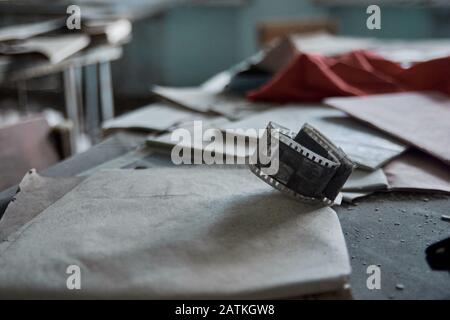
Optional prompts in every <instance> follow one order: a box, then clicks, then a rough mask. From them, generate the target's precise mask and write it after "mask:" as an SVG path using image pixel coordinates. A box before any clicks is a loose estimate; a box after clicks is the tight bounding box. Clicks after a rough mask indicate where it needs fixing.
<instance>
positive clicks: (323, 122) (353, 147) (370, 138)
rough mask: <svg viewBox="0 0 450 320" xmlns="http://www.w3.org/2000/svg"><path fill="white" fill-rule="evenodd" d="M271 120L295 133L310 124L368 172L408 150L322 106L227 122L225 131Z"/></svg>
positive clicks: (289, 107) (285, 109)
mask: <svg viewBox="0 0 450 320" xmlns="http://www.w3.org/2000/svg"><path fill="white" fill-rule="evenodd" d="M269 121H273V122H275V123H278V124H280V125H282V126H284V127H286V128H290V129H292V130H298V129H296V128H300V127H301V125H303V124H304V123H305V122H308V123H310V124H311V125H312V126H314V127H315V128H317V129H318V130H320V131H321V132H323V133H324V134H325V135H326V136H327V137H329V138H330V139H331V141H333V142H334V143H335V144H336V145H337V146H339V147H341V148H342V149H343V150H344V151H345V152H346V153H347V155H348V156H349V157H350V159H351V160H352V161H354V162H355V163H357V164H358V165H359V166H360V167H362V168H364V169H368V170H375V169H377V168H380V167H381V166H382V165H383V164H385V163H386V162H387V161H389V160H390V159H392V158H394V157H395V156H398V155H399V154H400V153H402V152H403V151H405V150H406V148H407V147H406V145H405V144H403V143H401V142H399V141H398V140H396V139H394V138H391V137H389V136H388V135H386V134H384V133H382V132H379V131H377V130H375V129H372V128H370V127H369V126H367V125H364V124H360V123H358V121H355V120H353V119H351V118H349V117H348V116H347V115H345V113H343V112H341V111H339V110H333V109H332V108H329V107H326V106H322V105H311V104H305V105H302V104H297V105H287V106H284V107H281V106H280V107H277V108H274V109H272V110H269V111H266V112H261V113H258V114H256V115H254V116H251V117H248V118H246V119H243V120H241V121H237V122H233V123H225V124H224V126H222V129H223V130H226V129H238V128H239V129H243V130H245V129H263V128H265V127H266V125H267V123H269ZM249 135H250V136H251V132H249Z"/></svg>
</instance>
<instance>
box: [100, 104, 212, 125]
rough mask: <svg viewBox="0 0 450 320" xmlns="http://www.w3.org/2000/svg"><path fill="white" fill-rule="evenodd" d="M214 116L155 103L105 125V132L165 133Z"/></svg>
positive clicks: (109, 121)
mask: <svg viewBox="0 0 450 320" xmlns="http://www.w3.org/2000/svg"><path fill="white" fill-rule="evenodd" d="M211 117H212V116H210V115H205V114H203V113H199V112H193V111H190V110H185V109H181V108H179V107H176V106H174V105H171V104H164V103H154V104H151V105H148V106H145V107H142V108H139V109H137V110H134V111H131V112H128V113H126V114H124V115H122V116H119V117H117V118H114V119H111V120H108V121H106V122H105V123H103V129H104V130H112V129H142V130H149V131H151V130H154V131H165V130H168V129H170V128H172V127H174V126H175V127H176V126H182V125H183V124H184V123H186V122H190V121H193V120H207V119H210V118H211Z"/></svg>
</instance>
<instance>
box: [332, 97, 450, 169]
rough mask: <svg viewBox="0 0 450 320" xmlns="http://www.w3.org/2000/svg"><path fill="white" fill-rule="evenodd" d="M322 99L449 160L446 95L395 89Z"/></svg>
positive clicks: (449, 107) (449, 114)
mask: <svg viewBox="0 0 450 320" xmlns="http://www.w3.org/2000/svg"><path fill="white" fill-rule="evenodd" d="M325 103H326V104H328V105H330V106H332V107H335V108H337V109H340V110H342V111H344V112H346V113H348V114H349V115H350V116H352V117H354V118H356V119H359V120H361V121H363V122H365V123H368V124H370V125H372V126H373V127H375V128H378V129H380V130H382V131H384V132H386V133H388V134H390V135H392V136H394V137H396V138H398V139H400V140H402V141H403V142H405V143H408V144H410V145H412V146H415V147H417V148H418V149H420V150H422V151H424V152H427V153H429V154H430V155H432V156H435V157H436V158H438V159H440V160H442V161H444V162H445V163H447V164H450V148H449V145H450V121H449V119H450V98H449V97H447V96H445V95H442V94H438V93H396V94H383V95H373V96H367V97H351V98H330V99H326V100H325Z"/></svg>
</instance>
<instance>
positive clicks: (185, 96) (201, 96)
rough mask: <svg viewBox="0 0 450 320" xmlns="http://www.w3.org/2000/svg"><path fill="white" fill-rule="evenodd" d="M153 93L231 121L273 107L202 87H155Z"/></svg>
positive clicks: (186, 106) (189, 107)
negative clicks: (219, 115)
mask: <svg viewBox="0 0 450 320" xmlns="http://www.w3.org/2000/svg"><path fill="white" fill-rule="evenodd" d="M206 88H207V87H206ZM153 93H154V94H156V95H158V96H159V97H161V98H163V99H164V100H167V101H170V102H173V103H175V104H177V105H179V106H183V107H185V108H188V109H191V110H195V111H198V112H215V113H216V114H221V115H223V116H225V117H227V118H228V119H233V120H236V119H242V118H245V117H247V116H249V115H252V114H254V113H256V112H260V111H263V110H267V109H269V108H271V107H273V106H274V105H273V104H268V103H254V102H250V101H248V100H246V99H245V98H244V97H240V96H237V95H232V94H229V93H222V92H216V90H215V89H214V90H208V89H205V88H204V87H186V88H170V87H160V86H155V87H154V88H153Z"/></svg>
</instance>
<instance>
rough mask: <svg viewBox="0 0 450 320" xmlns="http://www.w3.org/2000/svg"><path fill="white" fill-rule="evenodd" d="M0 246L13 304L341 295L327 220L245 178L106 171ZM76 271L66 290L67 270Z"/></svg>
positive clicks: (340, 260) (341, 256)
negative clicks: (76, 286)
mask: <svg viewBox="0 0 450 320" xmlns="http://www.w3.org/2000/svg"><path fill="white" fill-rule="evenodd" d="M10 240H11V241H10V242H7V243H3V244H1V245H0V255H1V259H0V292H2V295H3V296H10V295H14V293H16V294H17V293H18V292H20V293H21V297H24V296H28V297H29V296H31V297H41V298H42V297H55V296H57V297H99V296H101V297H138V298H231V297H232V298H276V297H288V296H291V297H292V296H298V295H304V294H311V293H319V292H325V291H332V290H339V289H341V288H342V286H343V284H344V282H345V281H346V280H347V278H348V276H349V273H350V265H349V260H348V254H347V250H346V246H345V241H344V238H343V235H342V231H341V228H340V225H339V220H338V219H337V216H336V214H335V212H334V211H333V210H332V209H330V208H328V207H325V208H317V207H311V206H306V205H304V204H301V203H300V202H298V201H295V200H291V199H289V198H287V197H285V196H283V195H282V194H281V193H279V192H278V191H275V190H273V189H272V188H271V187H270V186H267V185H266V184H264V183H261V181H259V179H258V178H257V177H255V176H253V175H252V174H251V173H250V172H248V171H247V170H240V169H219V168H214V169H209V170H208V169H205V168H198V169H196V168H193V167H183V168H177V169H174V168H164V169H150V170H136V171H127V170H117V171H105V172H102V173H99V174H97V175H94V176H92V177H90V178H88V179H86V180H85V181H83V182H81V183H80V184H79V185H78V186H77V187H76V188H74V189H73V190H72V191H70V192H69V193H68V194H66V195H65V196H64V197H63V198H61V199H60V200H58V201H57V202H55V203H54V204H53V205H51V206H50V207H49V208H47V209H46V210H45V211H44V212H42V213H41V214H40V215H39V216H38V217H36V218H35V219H34V220H33V221H31V222H30V223H29V224H27V225H26V226H24V227H23V228H22V229H21V230H20V231H18V232H16V233H15V234H14V237H11V239H10ZM69 265H78V266H79V267H80V268H81V276H82V278H81V279H82V280H81V287H82V289H81V290H68V289H67V287H66V279H67V276H68V275H67V274H66V268H67V267H68V266H69Z"/></svg>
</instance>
